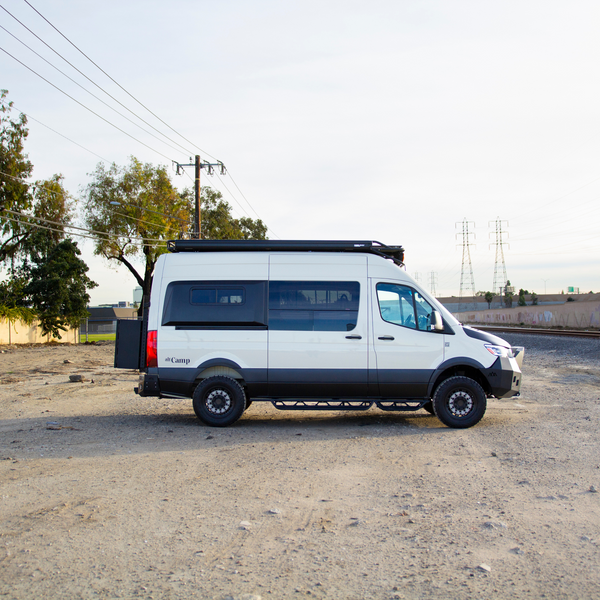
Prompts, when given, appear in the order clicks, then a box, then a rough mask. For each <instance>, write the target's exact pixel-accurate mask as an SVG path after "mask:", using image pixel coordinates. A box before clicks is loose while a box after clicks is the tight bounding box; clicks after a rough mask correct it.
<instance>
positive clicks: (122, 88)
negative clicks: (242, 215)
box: [0, 0, 279, 237]
mask: <svg viewBox="0 0 600 600" xmlns="http://www.w3.org/2000/svg"><path fill="white" fill-rule="evenodd" d="M25 2H26V4H27V5H28V6H29V7H30V8H31V9H32V10H33V11H35V12H36V13H37V14H38V15H39V16H40V17H41V18H42V19H43V20H44V21H45V22H46V23H47V24H48V25H50V27H52V28H53V29H54V30H55V31H56V32H57V33H58V34H59V35H60V36H61V37H63V38H64V39H65V40H66V41H67V42H68V43H69V44H70V45H71V46H73V48H75V49H76V50H77V51H78V52H79V53H80V54H81V55H83V56H84V57H85V58H86V59H87V60H88V61H89V62H91V63H92V64H93V65H94V66H95V67H96V68H97V69H98V70H99V71H101V72H102V73H103V74H104V75H105V76H106V77H108V78H109V79H110V80H111V81H112V82H113V83H114V84H115V85H117V86H118V87H119V88H120V89H121V90H122V91H124V92H125V93H126V94H127V95H128V96H129V97H130V98H132V99H133V100H134V101H135V102H137V103H138V104H139V105H140V106H141V107H142V108H144V109H145V110H146V111H148V112H149V113H150V114H151V115H152V116H153V117H155V118H156V119H158V121H160V122H161V123H162V124H163V125H165V126H166V127H168V128H169V129H170V130H171V131H173V132H174V133H175V134H177V135H178V136H179V137H180V138H182V139H183V140H185V141H186V142H187V143H188V144H191V145H192V146H194V147H195V148H197V149H198V150H200V152H201V153H203V154H205V155H207V156H209V157H211V158H213V159H214V158H215V157H214V156H213V155H212V154H210V153H209V152H207V151H205V150H202V149H201V148H199V147H198V146H197V145H196V144H194V143H193V142H192V141H191V140H189V139H187V138H186V137H185V136H184V135H182V134H181V133H179V132H178V131H177V130H175V129H174V128H173V127H171V126H170V125H169V124H168V123H166V122H165V121H164V120H163V119H161V118H160V117H159V116H158V115H156V114H155V113H154V112H153V111H152V110H150V109H149V108H148V107H147V106H146V105H144V104H143V103H142V102H141V101H140V100H138V99H137V98H136V97H135V96H133V95H132V94H131V93H130V92H128V91H127V90H126V89H125V88H124V87H123V86H122V85H121V84H119V83H118V82H117V81H116V80H115V79H114V78H113V77H111V76H110V75H109V74H108V73H107V72H106V71H105V70H104V69H102V68H101V67H100V66H99V65H98V64H97V63H96V62H94V61H93V60H92V59H91V58H90V57H89V56H88V55H87V54H85V52H83V51H82V50H81V49H80V48H79V47H78V46H77V45H76V44H74V43H73V42H72V41H71V40H70V39H69V38H68V37H67V36H66V35H65V34H63V33H62V32H61V31H60V30H59V29H58V28H57V27H56V26H55V25H53V24H52V23H51V22H50V21H49V20H48V19H47V18H46V17H45V16H44V15H42V14H41V13H40V11H39V10H37V9H36V8H35V7H34V6H33V5H32V4H31V3H30V2H28V1H27V0H25ZM0 8H2V9H3V10H4V11H5V12H6V13H7V14H9V15H10V16H11V17H12V18H13V19H15V20H16V21H17V22H18V23H19V24H20V25H21V26H22V27H24V28H25V29H27V31H29V32H30V33H31V34H32V35H33V36H35V37H36V38H37V39H38V40H39V41H40V42H42V43H43V44H44V45H45V46H47V47H48V48H49V49H50V50H51V51H52V52H54V53H55V54H56V55H57V56H59V57H60V58H61V59H62V60H64V61H65V62H66V63H67V64H69V66H71V67H72V68H73V69H75V70H76V71H77V72H78V73H80V74H81V75H82V76H83V77H85V78H86V79H87V80H88V81H90V83H92V84H93V85H94V86H96V87H97V88H98V89H99V90H101V91H102V92H103V93H105V94H106V95H107V96H108V97H110V98H111V99H112V100H114V101H115V102H117V103H118V104H119V105H120V106H122V107H123V108H124V109H126V110H127V111H128V112H130V113H131V114H132V115H134V116H135V117H136V118H138V119H139V120H140V121H142V122H143V123H145V124H146V125H148V126H149V127H151V128H152V129H153V130H154V131H156V132H157V133H159V134H160V135H161V136H163V137H164V138H166V139H167V140H169V141H171V142H173V143H174V144H177V145H178V146H179V147H180V148H183V149H184V150H185V152H186V153H188V154H189V153H190V152H189V150H187V149H185V148H184V147H183V146H182V145H181V144H179V143H178V142H176V141H175V140H173V139H172V138H170V137H168V136H167V135H165V134H164V133H163V132H161V131H160V130H158V129H157V128H155V127H154V126H153V125H151V124H150V123H148V122H147V121H146V120H144V119H143V118H142V117H140V116H139V115H138V114H137V113H135V112H134V111H132V110H131V109H129V108H128V107H127V106H125V105H124V104H123V103H121V102H120V101H119V100H117V99H116V98H115V97H114V96H112V95H111V94H110V93H109V92H107V91H106V90H105V89H104V88H102V87H101V86H99V85H98V84H97V83H96V82H94V81H93V80H92V79H91V78H90V77H88V76H87V75H85V73H83V72H82V71H81V70H79V69H78V68H77V67H75V66H74V65H73V64H72V63H70V62H69V61H68V60H67V59H66V58H65V57H63V56H62V55H61V54H60V53H58V52H57V51H56V50H54V49H53V48H52V47H51V46H50V45H49V44H47V43H46V42H45V41H44V40H42V39H41V38H40V37H39V36H38V35H37V34H35V33H34V32H33V31H32V30H31V29H30V28H28V27H27V26H26V25H24V24H23V23H22V22H21V21H20V20H19V19H17V18H16V17H15V16H14V15H12V14H11V13H10V12H9V11H8V10H7V9H6V8H4V7H3V6H0ZM5 31H7V30H6V29H5ZM7 33H9V34H10V32H8V31H7ZM10 35H12V34H10ZM13 37H15V36H13ZM15 39H17V40H18V38H15ZM18 41H20V42H21V40H18ZM21 43H23V42H21ZM23 44H24V43H23ZM24 45H25V46H26V47H28V48H29V46H27V45H26V44H24ZM29 49H30V50H31V51H32V52H34V53H35V51H34V50H32V49H31V48H29ZM4 52H6V50H4ZM6 54H8V55H9V56H11V58H13V59H14V60H16V61H17V62H19V63H20V64H22V65H23V66H25V67H26V68H27V69H29V70H30V71H32V72H33V73H34V74H36V75H38V77H40V78H42V79H44V81H46V82H47V83H49V84H50V85H52V86H53V87H55V88H56V89H57V90H58V91H60V92H62V93H63V94H65V95H67V96H68V97H69V98H71V99H72V100H74V101H75V102H77V103H78V104H80V105H81V106H83V107H84V108H86V109H87V110H89V111H90V112H92V113H93V114H94V115H96V116H98V117H99V118H101V119H102V120H104V121H105V122H106V123H108V124H109V125H112V126H113V127H115V128H116V129H118V130H119V131H121V132H122V133H125V135H127V136H128V137H130V138H132V139H133V140H135V141H137V142H138V143H141V144H142V145H144V146H145V147H146V148H148V149H150V150H152V151H153V152H156V153H157V154H159V155H160V156H163V157H164V158H167V159H168V160H171V159H169V158H168V157H166V156H165V155H164V154H162V153H161V152H159V151H158V150H156V149H154V148H151V147H150V146H148V145H147V144H145V143H144V142H141V141H140V140H138V139H137V138H135V137H134V136H132V135H130V134H128V133H127V132H125V131H124V130H122V129H121V128H119V127H117V126H116V125H114V124H113V123H111V122H110V121H108V120H107V119H104V117H101V116H100V115H98V114H97V113H95V112H94V111H92V110H91V109H89V108H88V107H86V106H85V105H83V104H81V103H80V102H78V101H77V100H75V99H74V98H72V97H71V96H69V95H68V94H67V93H66V92H64V91H63V90H61V89H60V88H58V87H57V86H55V85H54V84H52V83H50V82H49V81H48V80H47V79H45V78H44V77H42V76H41V75H39V74H38V73H36V72H35V71H34V70H33V69H31V68H30V67H27V65H25V64H24V63H22V62H21V61H19V60H18V59H16V58H15V57H14V56H12V55H10V54H9V53H8V52H6ZM36 54H37V53H36ZM37 55H38V56H39V57H40V58H42V59H43V60H46V59H44V58H43V57H41V56H40V55H39V54H37ZM46 62H48V61H46ZM48 64H50V65H51V66H53V67H54V65H52V64H51V63H49V62H48ZM54 68H55V69H57V70H58V71H59V72H60V73H62V74H63V75H65V76H66V77H68V78H69V79H70V80H71V81H73V82H74V83H76V84H77V85H79V84H78V83H77V82H75V81H74V80H73V79H71V78H70V77H69V76H68V75H66V74H65V73H63V72H62V71H60V69H58V68H57V67H54ZM79 86H80V85H79ZM80 87H82V86H80ZM82 89H84V90H85V91H87V92H88V93H89V94H90V95H92V96H93V97H94V98H96V99H97V100H99V101H100V102H103V101H102V100H101V99H100V98H98V97H97V96H95V95H94V94H92V93H91V92H90V91H89V90H86V89H85V88H83V87H82ZM103 104H105V105H106V106H108V107H109V108H111V109H112V110H114V111H115V112H116V113H117V114H119V115H120V116H121V117H123V118H125V119H127V120H128V121H130V122H131V123H133V124H134V125H136V126H137V127H140V126H139V125H138V124H136V123H134V122H133V121H131V120H130V119H129V118H128V117H126V116H125V115H123V114H121V113H120V112H118V111H116V110H115V109H114V108H112V107H110V106H109V105H108V104H106V102H103ZM140 128H141V129H142V130H143V131H144V132H145V133H148V134H149V135H152V136H153V137H155V138H156V136H154V134H152V133H150V132H148V131H146V130H145V129H143V128H142V127H140ZM156 139H159V138H156ZM159 141H162V142H163V143H166V142H164V141H163V140H160V139H159ZM167 145H168V146H169V147H171V148H173V147H172V146H170V145H169V144H167ZM103 160H104V159H103ZM215 160H216V159H215ZM229 175H230V178H231V180H232V182H233V184H234V185H235V187H236V188H237V189H238V191H239V192H240V194H241V195H242V197H243V199H244V200H245V202H246V203H247V204H248V206H249V207H250V209H251V210H252V212H254V214H255V215H256V217H257V218H259V219H260V216H259V215H258V213H257V212H256V210H255V209H254V207H253V206H252V204H251V203H250V202H249V200H248V199H247V198H246V196H245V195H244V193H243V192H242V190H241V189H240V187H239V186H238V184H237V183H236V181H235V180H234V179H233V177H232V176H231V173H229ZM223 185H224V187H225V188H226V189H227V187H226V186H225V184H223ZM228 191H229V193H230V194H231V196H232V198H234V199H236V198H235V196H234V194H233V193H232V192H231V191H230V190H228ZM236 201H237V202H238V204H239V205H240V208H242V206H241V203H240V202H239V200H237V199H236ZM242 210H244V209H243V208H242ZM244 212H246V211H245V210H244ZM246 214H248V213H247V212H246ZM248 216H250V215H248ZM269 229H270V228H269ZM270 231H271V233H273V235H275V237H279V236H277V234H275V232H273V231H272V230H270Z"/></svg>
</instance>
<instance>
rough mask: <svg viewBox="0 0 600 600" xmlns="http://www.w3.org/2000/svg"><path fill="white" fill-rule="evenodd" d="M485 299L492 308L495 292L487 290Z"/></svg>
mask: <svg viewBox="0 0 600 600" xmlns="http://www.w3.org/2000/svg"><path fill="white" fill-rule="evenodd" d="M484 298H485V301H486V302H487V305H488V308H492V302H493V301H494V294H492V292H486V293H485V295H484Z"/></svg>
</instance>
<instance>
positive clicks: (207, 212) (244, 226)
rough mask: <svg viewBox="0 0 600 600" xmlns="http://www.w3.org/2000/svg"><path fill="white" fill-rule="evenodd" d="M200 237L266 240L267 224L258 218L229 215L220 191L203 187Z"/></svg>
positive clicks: (228, 207)
mask: <svg viewBox="0 0 600 600" xmlns="http://www.w3.org/2000/svg"><path fill="white" fill-rule="evenodd" d="M200 201H201V202H200V213H201V217H202V224H201V225H202V226H201V230H202V239H205V240H266V239H267V226H266V225H265V224H264V223H263V222H262V221H261V220H260V219H256V220H253V219H250V218H249V217H241V218H240V219H235V218H233V216H232V215H231V206H230V204H229V203H228V202H226V201H225V200H223V195H222V194H221V192H218V191H216V190H213V189H212V188H209V187H203V188H202V192H201V194H200Z"/></svg>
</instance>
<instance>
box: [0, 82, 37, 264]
mask: <svg viewBox="0 0 600 600" xmlns="http://www.w3.org/2000/svg"><path fill="white" fill-rule="evenodd" d="M7 96H8V91H7V90H0V236H1V237H0V262H3V261H5V260H6V259H7V258H10V257H11V256H12V255H13V254H14V252H15V251H16V250H17V248H18V247H19V243H20V241H21V239H22V237H23V235H24V234H25V233H26V232H27V231H28V229H27V228H26V227H25V228H24V227H23V226H22V225H21V224H20V223H18V222H17V221H15V220H14V219H15V217H16V215H12V214H10V213H5V212H4V210H5V209H6V210H13V211H16V212H21V211H26V210H28V209H29V208H31V204H32V196H31V194H30V192H29V185H28V184H27V183H26V181H25V179H26V178H27V177H29V176H30V175H31V172H32V171H33V165H32V164H31V162H29V159H28V158H27V155H26V154H25V152H24V145H25V139H26V138H27V135H28V130H27V118H26V117H25V115H23V114H21V115H19V117H18V118H17V119H16V120H13V119H12V118H11V111H12V105H13V103H12V102H9V101H8V100H7Z"/></svg>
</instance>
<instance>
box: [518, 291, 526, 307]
mask: <svg viewBox="0 0 600 600" xmlns="http://www.w3.org/2000/svg"><path fill="white" fill-rule="evenodd" d="M526 293H527V291H526V290H524V289H523V288H521V289H520V290H519V301H518V305H519V306H527V302H526V301H525V294H526Z"/></svg>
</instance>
